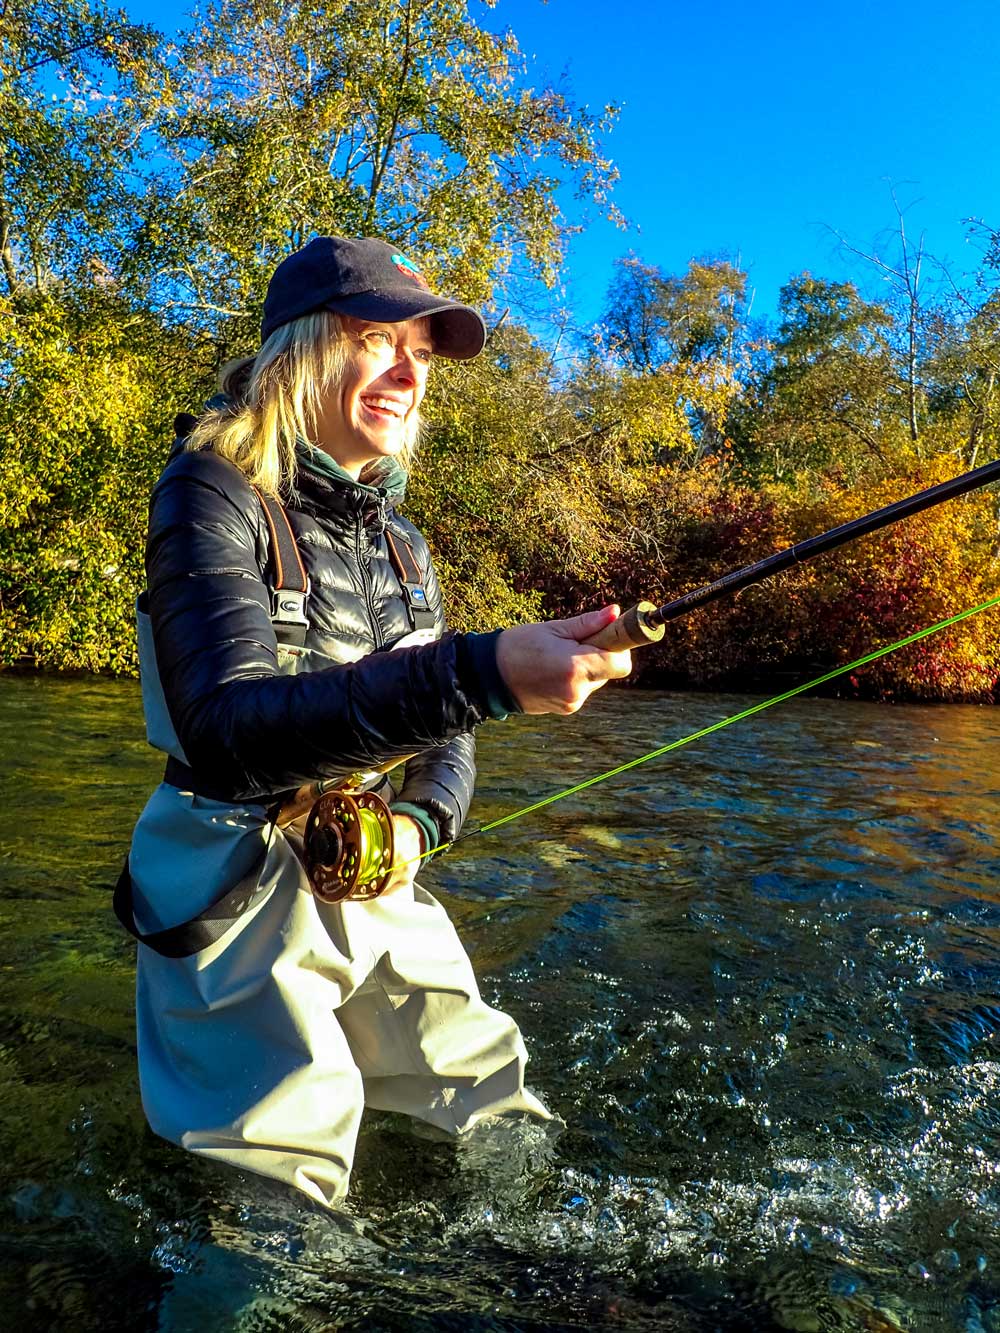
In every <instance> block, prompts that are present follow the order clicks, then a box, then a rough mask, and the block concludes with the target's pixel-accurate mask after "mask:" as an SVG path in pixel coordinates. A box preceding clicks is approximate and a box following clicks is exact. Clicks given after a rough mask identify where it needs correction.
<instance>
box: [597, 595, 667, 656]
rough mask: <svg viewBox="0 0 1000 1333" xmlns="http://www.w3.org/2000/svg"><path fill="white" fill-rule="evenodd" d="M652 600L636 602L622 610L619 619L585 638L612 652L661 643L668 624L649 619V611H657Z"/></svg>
mask: <svg viewBox="0 0 1000 1333" xmlns="http://www.w3.org/2000/svg"><path fill="white" fill-rule="evenodd" d="M655 610H656V607H655V605H654V604H653V603H652V602H636V604H635V606H630V607H629V609H628V610H627V611H624V612H622V614H621V615H620V616H619V617H618V619H617V620H612V622H611V624H610V625H605V626H604V628H603V629H602V630H598V632H597V633H596V634H594V635H592V636H591V637H590V638H589V639H586V640H584V642H585V643H588V644H590V645H591V646H592V647H594V648H604V649H606V651H608V652H610V653H617V652H621V651H622V649H624V648H645V647H646V645H647V644H650V643H659V642H660V640H661V639H662V638H663V635H664V632H665V630H666V628H667V627H666V625H653V624H650V622H649V620H648V616H649V613H650V612H651V611H655Z"/></svg>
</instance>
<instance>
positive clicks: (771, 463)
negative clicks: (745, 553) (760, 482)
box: [734, 273, 904, 479]
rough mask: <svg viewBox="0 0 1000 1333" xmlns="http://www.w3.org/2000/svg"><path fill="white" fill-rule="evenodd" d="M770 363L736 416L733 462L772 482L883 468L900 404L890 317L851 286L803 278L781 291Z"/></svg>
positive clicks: (803, 276)
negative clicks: (827, 471)
mask: <svg viewBox="0 0 1000 1333" xmlns="http://www.w3.org/2000/svg"><path fill="white" fill-rule="evenodd" d="M778 310H779V317H780V324H779V326H778V329H777V332H776V335H775V337H774V338H773V340H772V342H771V346H770V356H769V364H768V366H767V367H766V369H765V370H764V372H763V373H762V374H761V376H760V377H759V379H758V380H757V382H756V384H755V385H754V386H753V390H752V392H751V393H749V394H748V395H747V396H746V399H745V401H744V403H743V405H742V407H741V409H740V411H739V412H738V413H737V414H736V418H735V421H734V430H735V431H736V434H737V437H738V441H739V453H740V456H741V457H742V458H743V459H744V460H745V461H746V462H747V463H748V464H750V465H751V466H752V467H753V468H755V469H759V470H762V471H763V472H764V473H765V474H769V475H771V476H774V477H776V478H779V479H780V478H788V477H791V476H794V475H796V474H797V473H802V472H804V471H810V470H812V471H821V470H822V469H823V468H824V467H827V466H830V465H835V466H836V467H837V468H838V469H840V470H841V471H842V473H843V475H844V477H845V478H847V479H851V478H854V477H857V476H858V475H860V473H861V472H863V471H864V470H865V468H866V467H869V468H870V466H871V465H872V461H873V460H876V461H877V462H881V463H884V461H885V450H886V436H887V433H888V432H891V430H892V428H893V426H894V425H896V424H898V423H899V422H900V421H901V411H902V410H903V404H904V398H903V394H902V385H901V381H900V378H899V375H898V373H897V369H896V365H895V362H894V358H893V354H892V348H891V344H890V334H891V331H892V318H891V315H890V313H889V311H888V310H887V309H886V308H885V307H884V306H882V305H880V304H878V303H877V302H873V301H866V300H865V299H864V298H863V297H862V296H861V294H860V293H859V291H858V289H857V287H856V286H855V284H854V283H852V282H829V281H826V280H824V279H821V278H814V277H813V276H812V275H811V274H809V273H803V274H801V275H799V276H798V277H796V278H793V279H792V280H791V281H790V282H788V283H786V285H785V286H784V287H783V288H782V289H781V293H780V296H779V302H778Z"/></svg>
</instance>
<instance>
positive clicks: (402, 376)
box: [392, 347, 417, 384]
mask: <svg viewBox="0 0 1000 1333" xmlns="http://www.w3.org/2000/svg"><path fill="white" fill-rule="evenodd" d="M392 375H393V378H394V379H396V380H399V381H400V382H401V383H405V384H416V382H417V359H416V357H415V356H414V355H413V353H412V352H410V351H407V349H406V348H405V347H403V348H400V349H399V351H398V352H397V354H396V361H395V363H394V365H393V367H392Z"/></svg>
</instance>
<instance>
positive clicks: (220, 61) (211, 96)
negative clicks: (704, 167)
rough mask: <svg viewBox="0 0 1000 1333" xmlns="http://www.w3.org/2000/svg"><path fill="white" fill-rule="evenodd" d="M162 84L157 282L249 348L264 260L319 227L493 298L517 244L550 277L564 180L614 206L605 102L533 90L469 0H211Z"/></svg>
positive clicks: (509, 49)
mask: <svg viewBox="0 0 1000 1333" xmlns="http://www.w3.org/2000/svg"><path fill="white" fill-rule="evenodd" d="M162 96H163V106H164V113H163V118H162V123H161V131H162V134H163V137H164V142H165V144H166V146H167V152H168V159H167V163H166V165H165V166H164V168H163V170H161V172H160V174H159V178H158V180H157V183H156V186H155V190H154V191H153V192H152V193H151V197H150V202H149V208H148V214H149V220H148V224H147V227H146V238H145V239H146V242H147V244H148V245H149V246H150V247H151V248H152V249H153V250H154V251H156V252H157V253H159V254H160V256H161V280H160V283H159V284H158V287H157V296H158V299H159V300H160V301H162V302H164V303H165V304H167V305H169V306H171V307H172V308H173V309H175V310H176V311H177V312H178V314H179V317H182V318H184V319H185V320H186V321H188V322H198V323H200V324H201V325H202V326H203V327H207V328H211V329H212V330H213V331H215V332H216V333H220V332H221V334H222V336H223V337H224V338H225V337H232V338H233V339H235V341H236V342H238V343H239V345H240V347H241V348H243V349H246V348H248V347H249V346H250V345H251V344H252V342H253V336H254V331H255V326H256V318H255V317H256V315H257V314H258V313H259V307H260V304H261V301H262V298H263V292H264V286H265V282H266V279H267V276H268V274H269V273H270V272H271V271H272V269H273V268H274V265H275V264H276V262H277V261H278V260H280V259H281V258H282V257H283V256H284V255H285V254H286V253H288V252H289V251H290V250H292V249H294V248H296V247H298V246H299V245H301V244H303V243H304V242H305V241H306V240H308V238H309V236H310V235H311V234H312V233H314V232H320V233H322V232H339V233H344V234H349V235H373V234H378V235H381V236H384V237H386V238H387V239H389V240H391V241H394V242H396V243H397V244H399V245H400V246H401V247H404V248H406V249H407V250H409V251H412V252H415V255H416V257H418V258H419V259H420V261H421V263H422V265H423V267H424V270H425V272H426V274H427V277H428V279H429V281H430V282H431V283H432V285H433V284H440V285H441V286H442V287H443V288H445V289H448V290H451V291H454V292H456V293H458V294H461V295H463V296H464V297H466V298H467V299H470V300H476V301H486V300H488V299H489V298H490V297H491V296H492V294H493V291H494V289H495V286H496V284H497V283H498V282H502V281H503V278H504V275H505V274H506V273H507V272H508V271H509V270H510V268H511V265H512V264H513V262H514V260H515V258H517V259H518V260H519V261H523V263H524V264H525V265H526V266H527V267H528V269H530V270H531V271H532V272H533V273H535V274H537V275H539V276H541V277H542V278H543V279H545V280H547V281H552V280H553V279H554V277H555V275H556V273H557V271H558V267H559V263H560V259H561V254H562V245H563V240H564V237H565V234H566V224H565V221H564V219H563V218H562V215H561V213H560V210H559V206H558V202H557V199H556V191H557V187H558V186H559V185H560V183H562V182H564V181H569V182H572V183H573V185H574V186H575V188H576V189H577V191H578V193H579V194H582V195H583V196H585V197H589V198H590V199H592V200H594V201H596V202H597V203H598V204H599V205H600V206H601V207H605V208H610V206H609V205H608V202H607V200H608V191H609V190H610V188H611V186H612V184H613V182H614V180H615V177H616V174H617V173H616V172H615V169H614V167H613V166H612V164H611V163H610V161H609V160H608V159H607V158H606V157H605V156H604V155H603V152H602V150H601V147H600V142H599V136H600V133H601V131H602V130H603V129H604V128H605V127H606V126H607V125H608V124H609V123H610V120H611V118H612V116H613V111H612V109H611V108H608V109H607V111H606V112H605V114H604V115H602V116H601V117H599V118H595V117H593V116H591V115H590V114H589V113H588V112H586V111H584V110H581V109H580V108H577V107H575V106H573V104H572V103H571V101H570V100H569V98H568V97H567V96H566V94H565V93H564V92H562V91H560V90H559V89H557V88H551V87H550V88H542V89H533V88H530V87H528V86H526V85H525V83H524V81H523V62H522V60H521V56H520V52H519V50H518V47H517V42H516V40H515V38H514V36H513V35H512V34H511V33H509V32H507V33H502V34H494V33H491V32H489V31H487V30H486V29H485V28H484V27H482V26H480V25H479V24H478V23H477V22H476V21H475V19H474V18H473V17H472V16H471V13H470V6H469V4H468V3H466V0H367V3H365V4H360V3H354V2H353V0H308V3H306V0H292V3H286V0H214V3H212V4H210V6H209V8H208V10H207V11H206V13H205V17H204V20H203V21H202V22H201V23H200V24H199V26H198V27H197V28H196V29H195V30H194V31H193V32H192V33H191V34H190V35H189V36H188V37H187V38H186V40H185V41H183V42H182V43H181V45H180V46H179V47H178V49H177V50H176V52H175V54H174V58H173V59H172V61H171V62H170V63H169V65H168V68H167V69H166V71H165V74H164V81H163V89H162ZM164 256H170V257H169V258H167V261H166V262H165V263H164V262H162V257H164ZM232 321H237V322H236V323H232ZM239 321H242V322H239ZM227 322H230V328H229V329H228V330H227V329H226V327H225V326H226V324H227Z"/></svg>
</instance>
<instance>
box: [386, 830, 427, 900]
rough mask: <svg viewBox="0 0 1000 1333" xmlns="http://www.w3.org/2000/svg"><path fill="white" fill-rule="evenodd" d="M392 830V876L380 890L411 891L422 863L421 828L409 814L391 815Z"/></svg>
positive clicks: (422, 836)
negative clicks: (393, 845)
mask: <svg viewBox="0 0 1000 1333" xmlns="http://www.w3.org/2000/svg"><path fill="white" fill-rule="evenodd" d="M392 832H393V837H394V839H395V843H396V855H395V856H394V857H393V863H392V865H393V869H392V877H391V879H390V880H389V883H388V884H387V885H386V886H385V888H384V889H383V890H382V892H383V893H398V892H399V891H400V890H402V889H406V890H408V891H409V892H410V893H412V892H413V881H414V880H415V879H416V877H417V872H418V871H419V869H420V867H421V865H422V864H423V863H422V862H421V861H420V859H419V858H420V853H421V852H422V851H423V850H424V835H423V830H422V829H421V827H420V825H419V824H418V823H417V821H416V820H415V819H411V818H410V816H409V815H393V817H392Z"/></svg>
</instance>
